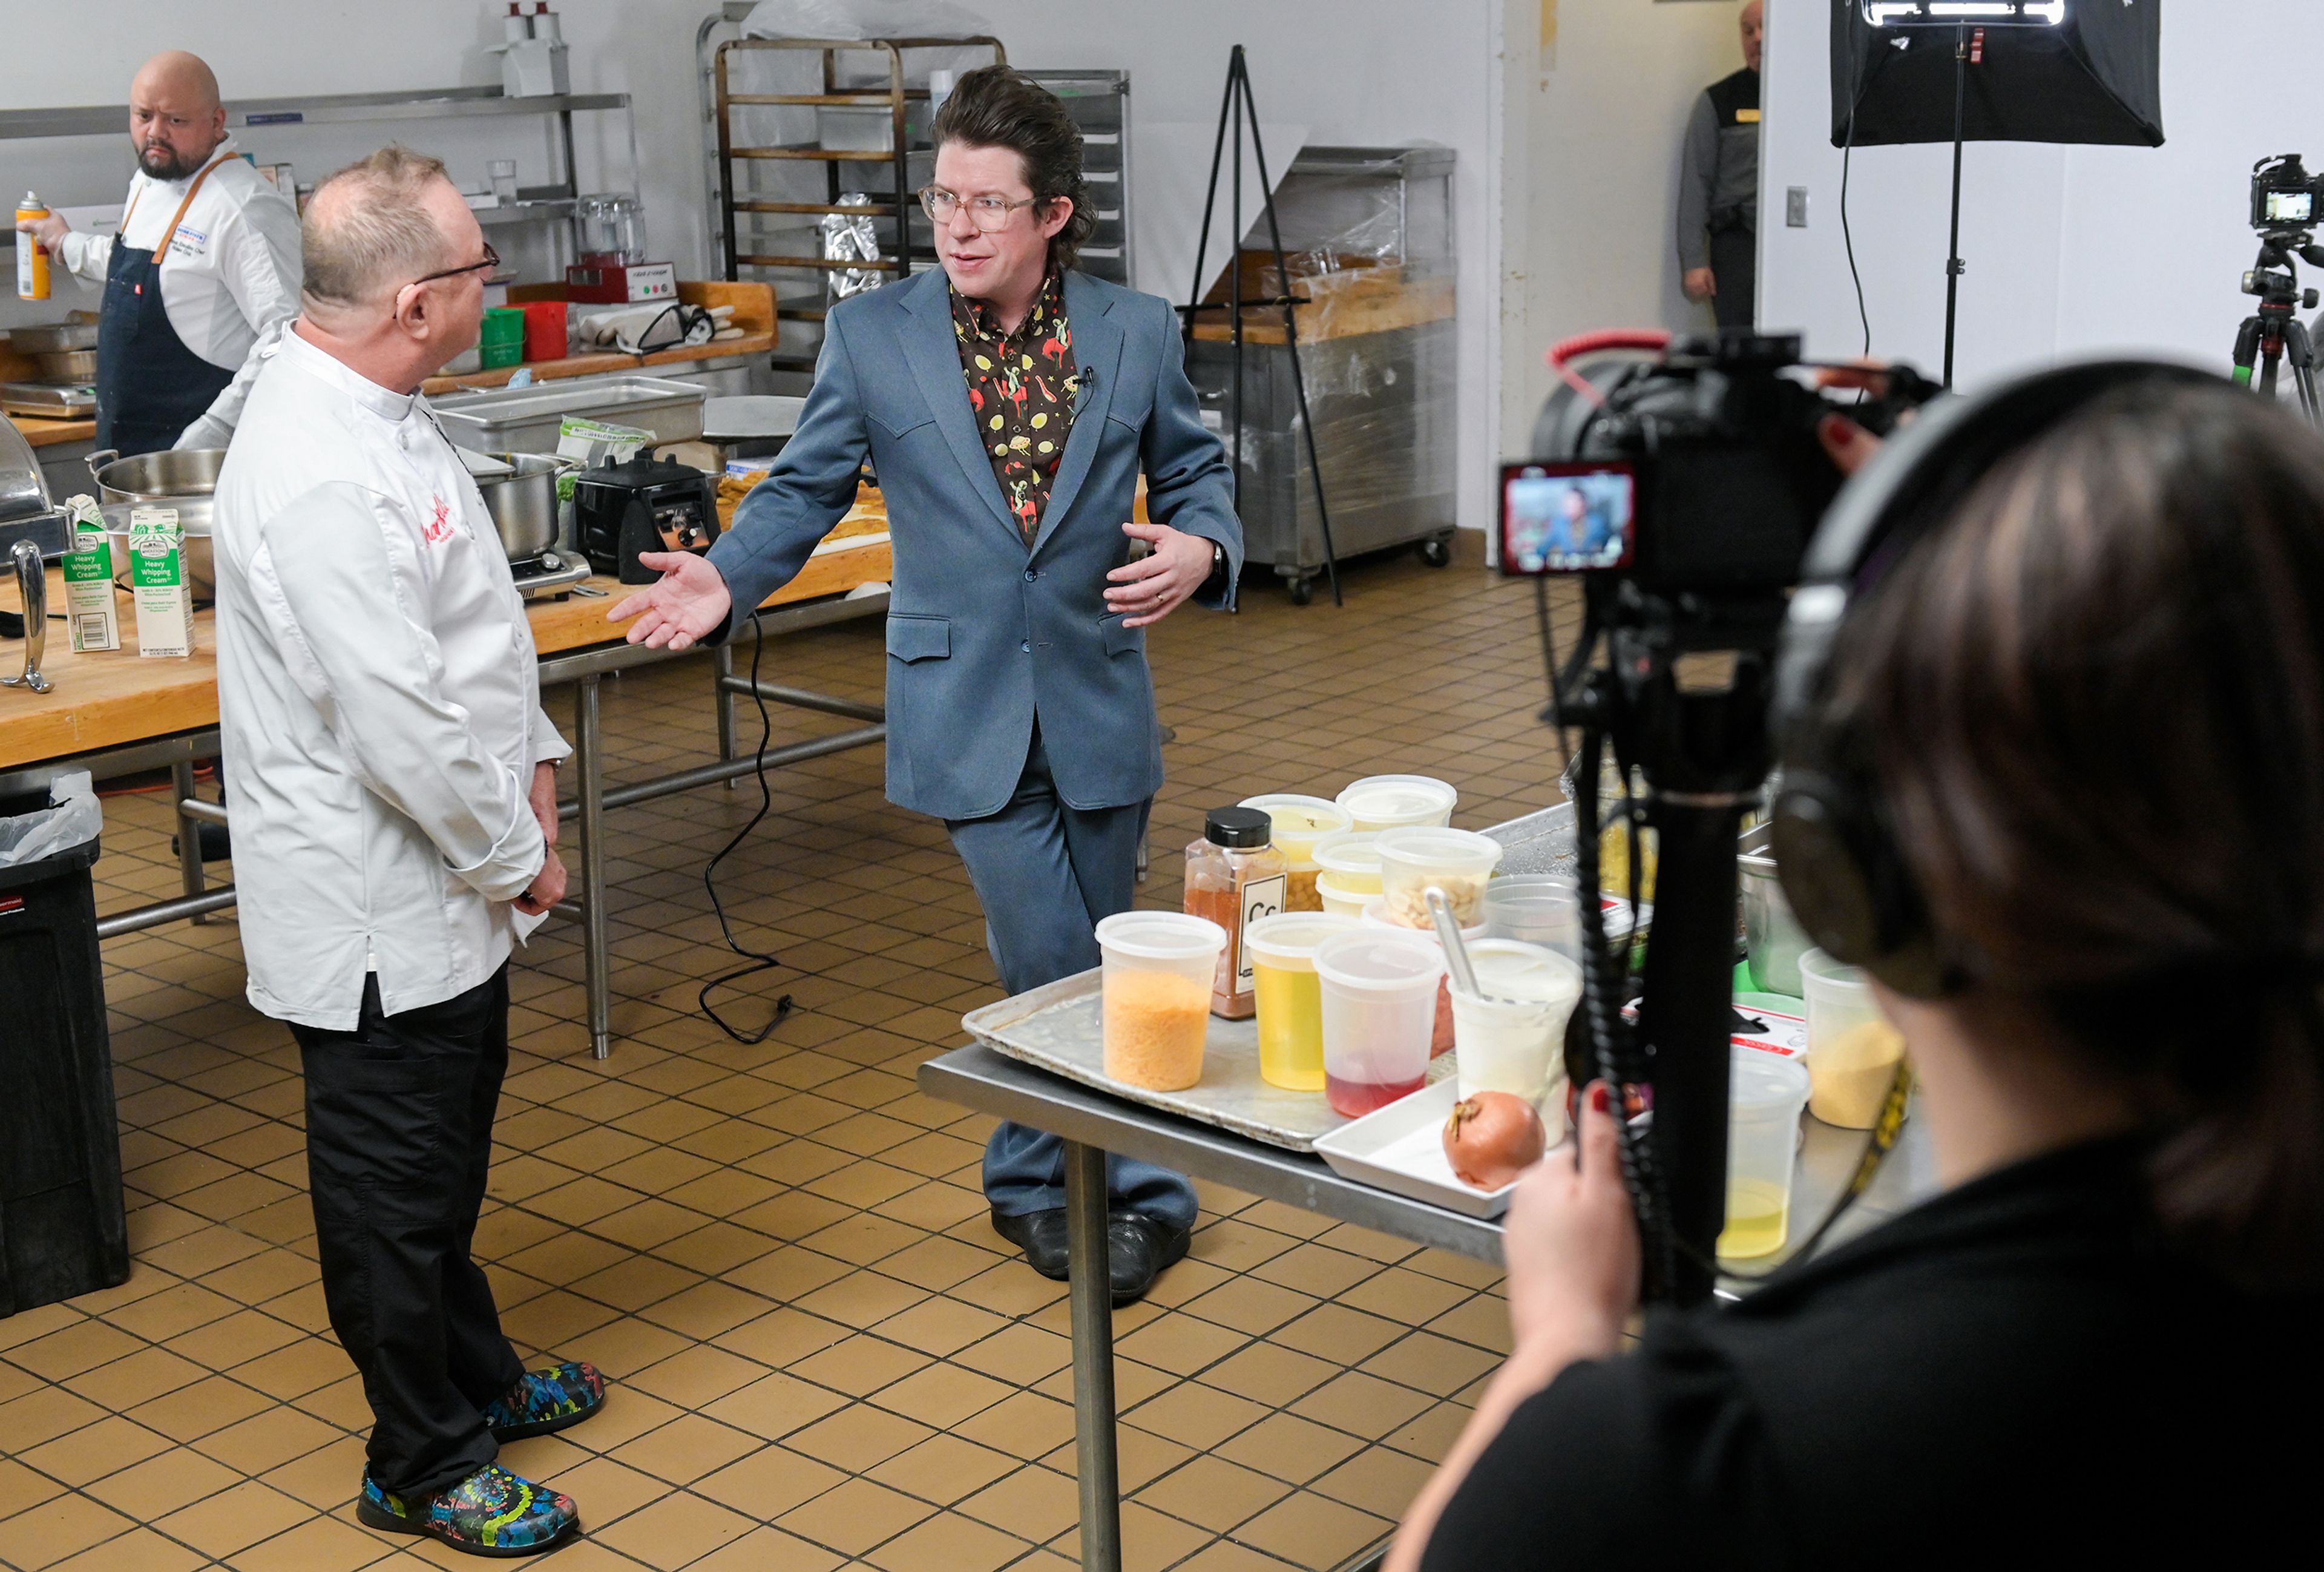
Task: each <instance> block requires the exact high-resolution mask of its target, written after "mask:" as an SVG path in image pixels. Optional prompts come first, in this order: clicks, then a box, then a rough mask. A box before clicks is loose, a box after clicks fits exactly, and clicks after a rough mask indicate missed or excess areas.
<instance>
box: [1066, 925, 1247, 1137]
mask: <svg viewBox="0 0 2324 1572" xmlns="http://www.w3.org/2000/svg"><path fill="white" fill-rule="evenodd" d="M1097 942H1098V948H1099V950H1100V951H1101V952H1102V955H1103V957H1104V966H1105V976H1104V982H1103V987H1104V1016H1105V1073H1106V1074H1107V1075H1108V1076H1109V1077H1111V1078H1113V1079H1114V1080H1117V1081H1120V1082H1121V1083H1122V1084H1123V1085H1125V1086H1132V1087H1144V1088H1146V1089H1147V1090H1148V1091H1154V1092H1178V1091H1184V1090H1185V1088H1186V1087H1191V1086H1193V1085H1194V1083H1195V1082H1197V1081H1199V1080H1201V1079H1202V1078H1203V1033H1204V1032H1205V1031H1207V1030H1208V1027H1209V1022H1210V1018H1211V983H1212V980H1213V976H1214V975H1215V973H1216V972H1217V970H1218V964H1219V954H1220V952H1221V951H1222V950H1223V949H1224V948H1226V942H1227V935H1226V929H1222V928H1221V927H1220V926H1219V925H1218V924H1217V923H1215V922H1212V921H1210V920H1207V919H1205V918H1201V917H1189V916H1187V915H1185V913H1184V912H1178V911H1123V912H1118V913H1116V914H1115V915H1113V916H1111V917H1109V918H1106V919H1105V920H1103V921H1102V922H1100V923H1099V924H1098V925H1097Z"/></svg>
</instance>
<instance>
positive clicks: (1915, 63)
mask: <svg viewBox="0 0 2324 1572" xmlns="http://www.w3.org/2000/svg"><path fill="white" fill-rule="evenodd" d="M1831 7H1832V34H1831V45H1832V63H1831V106H1832V128H1831V141H1832V145H1833V146H1834V147H1847V148H1849V149H1851V150H1853V149H1858V148H1865V147H1878V146H1894V145H1898V144H1902V143H1942V142H1950V143H1952V152H1953V162H1952V198H1951V214H1950V238H1949V241H1948V245H1947V247H1946V257H1945V342H1944V383H1945V385H1946V386H1947V387H1950V386H1951V385H1952V384H1953V377H1954V345H1955V342H1956V340H1957V338H1958V337H1959V332H1960V281H1961V275H1962V274H1963V273H1965V272H1967V271H1968V264H1966V263H1964V262H1963V261H1962V260H1961V254H1960V219H1961V185H1962V167H1961V166H1962V162H1963V150H1964V147H1965V145H1966V144H1967V143H1970V142H2048V143H2083V144H2096V145H2113V146H2126V147H2158V146H2160V145H2162V143H2163V117H2162V116H2163V111H2162V85H2161V83H2162V76H2161V59H2162V20H2161V13H2160V9H2159V7H2157V6H2155V5H2122V4H2115V3H2113V0H2095V3H2093V0H1831ZM1939 42H1950V44H1951V45H1952V49H1951V57H1952V58H1951V59H1950V60H1945V59H1944V58H1943V53H1942V51H1941V50H1939V49H1935V48H1916V47H1914V46H1915V45H1916V44H1922V43H1928V44H1935V43H1939ZM1971 66H1976V67H1978V72H1977V78H1976V84H1975V87H1976V90H1975V91H1974V92H1972V91H1971V90H1970V88H1971V83H1970V77H1969V68H1970V67H1971Z"/></svg>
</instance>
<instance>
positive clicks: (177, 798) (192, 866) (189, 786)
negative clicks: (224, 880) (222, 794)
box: [170, 759, 209, 923]
mask: <svg viewBox="0 0 2324 1572" xmlns="http://www.w3.org/2000/svg"><path fill="white" fill-rule="evenodd" d="M170 791H171V799H170V800H171V803H172V804H173V805H174V804H176V803H180V802H183V801H184V800H186V799H187V798H189V797H191V796H192V795H193V794H194V763H193V761H192V760H191V759H180V760H179V761H178V762H177V763H174V764H172V765H171V766H170ZM172 811H174V812H175V813H176V815H177V818H178V872H179V874H180V875H181V876H182V877H183V879H184V881H185V885H186V893H187V894H189V895H198V894H200V893H201V892H202V887H203V875H202V826H201V821H200V820H199V819H197V818H188V817H187V814H186V810H185V809H182V808H174V807H173V809H172ZM190 920H191V921H194V922H199V923H208V921H209V919H208V918H207V917H205V916H203V915H201V914H200V913H199V912H197V913H195V914H194V916H193V917H192V918H191V919H190Z"/></svg>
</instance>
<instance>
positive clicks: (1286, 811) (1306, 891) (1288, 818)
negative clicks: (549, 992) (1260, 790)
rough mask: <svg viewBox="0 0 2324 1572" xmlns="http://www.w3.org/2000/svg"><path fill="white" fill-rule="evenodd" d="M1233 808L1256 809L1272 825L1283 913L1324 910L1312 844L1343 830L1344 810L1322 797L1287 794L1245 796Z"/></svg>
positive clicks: (1345, 816)
mask: <svg viewBox="0 0 2324 1572" xmlns="http://www.w3.org/2000/svg"><path fill="white" fill-rule="evenodd" d="M1236 806H1238V807H1240V808H1256V809H1259V811H1260V812H1261V813H1264V814H1266V815H1267V816H1268V818H1269V819H1271V820H1272V821H1273V823H1274V829H1273V831H1272V835H1271V838H1272V840H1273V842H1274V845H1275V849H1276V850H1277V851H1279V852H1281V853H1282V854H1283V856H1284V861H1285V864H1286V866H1285V869H1284V873H1285V878H1286V884H1285V890H1284V897H1283V910H1285V911H1323V896H1322V895H1321V894H1320V893H1319V892H1317V890H1316V888H1315V883H1316V879H1317V876H1318V875H1319V874H1322V872H1323V869H1322V867H1321V866H1320V865H1317V863H1316V861H1315V843H1316V842H1317V841H1318V840H1320V839H1321V838H1323V837H1324V836H1327V835H1337V834H1340V833H1342V832H1343V831H1344V830H1346V828H1348V816H1347V813H1346V811H1345V810H1344V809H1342V808H1341V807H1340V806H1339V804H1337V803H1335V802H1327V801H1325V800H1323V798H1321V797H1301V796H1297V795H1296V794H1294V793H1292V792H1288V791H1276V792H1270V793H1268V795H1266V796H1264V797H1246V798H1244V799H1243V800H1242V801H1241V802H1240V803H1238V804H1237V805H1236Z"/></svg>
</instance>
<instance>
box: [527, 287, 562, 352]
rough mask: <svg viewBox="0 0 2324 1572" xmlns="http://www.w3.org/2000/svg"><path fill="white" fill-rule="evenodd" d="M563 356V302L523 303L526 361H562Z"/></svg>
mask: <svg viewBox="0 0 2324 1572" xmlns="http://www.w3.org/2000/svg"><path fill="white" fill-rule="evenodd" d="M565 355H566V338H565V302H564V301H525V302H524V357H525V358H526V359H527V360H562V359H564V358H565Z"/></svg>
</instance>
